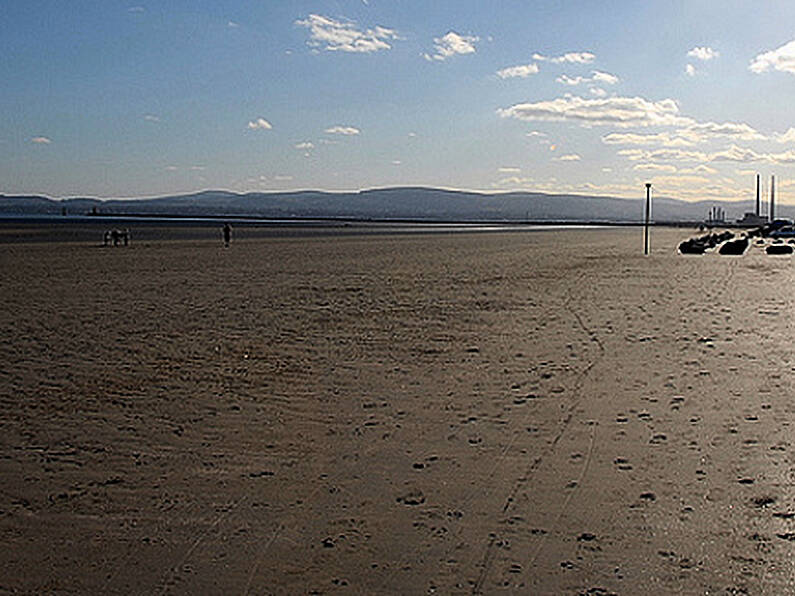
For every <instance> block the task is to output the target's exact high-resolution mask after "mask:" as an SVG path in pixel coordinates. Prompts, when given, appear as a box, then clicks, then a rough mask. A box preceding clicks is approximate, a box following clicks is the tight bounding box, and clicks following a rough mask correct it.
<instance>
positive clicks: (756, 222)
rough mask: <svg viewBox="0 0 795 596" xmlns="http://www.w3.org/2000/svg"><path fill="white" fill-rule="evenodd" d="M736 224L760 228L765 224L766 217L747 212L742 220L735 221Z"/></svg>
mask: <svg viewBox="0 0 795 596" xmlns="http://www.w3.org/2000/svg"><path fill="white" fill-rule="evenodd" d="M737 223H738V224H740V225H741V226H762V225H764V224H766V223H767V217H763V216H761V215H758V214H756V213H752V212H751V211H748V212H746V213H745V214H744V215H743V218H742V219H738V220H737Z"/></svg>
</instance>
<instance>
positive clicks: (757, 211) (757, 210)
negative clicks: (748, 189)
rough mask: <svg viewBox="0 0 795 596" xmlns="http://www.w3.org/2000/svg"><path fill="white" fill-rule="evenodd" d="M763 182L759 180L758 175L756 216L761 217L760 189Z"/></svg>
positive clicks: (757, 176)
mask: <svg viewBox="0 0 795 596" xmlns="http://www.w3.org/2000/svg"><path fill="white" fill-rule="evenodd" d="M760 184H761V181H760V180H759V174H757V175H756V216H757V217H759V215H760V212H759V207H760V205H759V188H760Z"/></svg>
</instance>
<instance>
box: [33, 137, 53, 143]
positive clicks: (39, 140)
mask: <svg viewBox="0 0 795 596" xmlns="http://www.w3.org/2000/svg"><path fill="white" fill-rule="evenodd" d="M30 142H31V143H36V144H37V145H49V144H50V143H52V139H48V138H47V137H33V138H32V139H31V140H30Z"/></svg>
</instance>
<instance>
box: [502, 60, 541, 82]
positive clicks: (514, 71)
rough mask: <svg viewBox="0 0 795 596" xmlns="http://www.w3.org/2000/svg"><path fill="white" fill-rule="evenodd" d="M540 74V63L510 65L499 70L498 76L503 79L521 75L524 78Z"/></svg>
mask: <svg viewBox="0 0 795 596" xmlns="http://www.w3.org/2000/svg"><path fill="white" fill-rule="evenodd" d="M534 74H538V64H535V63H533V64H521V65H519V66H509V67H508V68H503V69H501V70H498V71H497V76H498V77H500V78H501V79H510V78H514V77H521V78H523V79H525V78H527V77H529V76H530V75H534Z"/></svg>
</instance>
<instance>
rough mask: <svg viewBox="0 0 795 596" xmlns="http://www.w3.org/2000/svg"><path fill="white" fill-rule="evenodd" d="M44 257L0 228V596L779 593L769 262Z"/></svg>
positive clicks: (546, 238) (778, 307)
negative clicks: (8, 595) (3, 595)
mask: <svg viewBox="0 0 795 596" xmlns="http://www.w3.org/2000/svg"><path fill="white" fill-rule="evenodd" d="M59 230H60V231H59V232H58V233H57V234H56V233H55V232H53V231H52V230H51V229H47V228H42V229H40V230H38V231H37V232H36V231H35V230H32V228H25V229H24V230H22V232H20V228H19V226H18V227H17V228H14V227H13V226H7V227H6V228H4V229H0V263H1V264H2V272H3V274H2V279H0V290H1V293H0V295H2V299H3V309H2V311H0V329H2V330H3V331H2V335H1V336H0V399H1V400H2V401H1V402H0V405H1V406H2V409H1V410H0V475H1V477H2V488H1V490H0V546H2V548H0V568H1V569H2V570H3V571H2V574H0V591H7V592H13V593H17V592H19V593H45V592H49V593H73V592H81V593H116V594H127V593H147V594H149V593H175V594H197V593H236V594H307V593H311V594H330V593H372V594H375V593H403V594H419V593H440V594H451V593H453V594H472V593H485V594H494V593H525V594H609V593H619V594H632V593H669V594H670V593H710V594H713V593H716V594H717V593H720V594H723V593H750V594H781V593H785V592H790V591H792V590H793V589H795V588H793V587H794V586H795V557H793V555H794V554H795V491H794V490H793V480H795V463H794V460H793V452H792V444H791V435H792V422H793V419H794V416H793V413H794V409H795V406H793V399H792V398H793V396H794V395H795V392H793V381H792V379H793V367H794V366H795V364H793V347H792V345H793V344H792V339H793V314H795V311H794V309H793V294H792V288H793V281H795V280H794V279H793V260H792V258H787V257H783V258H782V257H779V258H774V257H769V256H766V255H764V254H763V253H762V252H761V251H758V250H754V251H752V252H751V253H749V254H747V255H746V256H744V257H740V258H731V257H720V256H718V255H706V256H703V257H683V256H679V255H677V254H676V253H675V247H676V245H677V243H678V242H679V241H680V240H682V239H684V238H687V237H689V236H691V235H692V234H693V232H692V230H665V229H655V230H654V231H653V236H652V247H653V252H652V255H651V256H649V257H647V258H644V257H643V255H642V254H641V248H642V237H641V232H640V230H639V229H619V230H588V231H585V230H578V231H567V232H562V231H544V232H513V233H479V234H427V235H422V234H420V235H370V236H355V235H354V236H346V235H339V234H337V235H333V236H328V237H324V236H322V235H311V236H307V237H303V238H302V237H279V235H278V234H276V235H275V236H272V237H271V236H268V234H265V233H262V232H261V231H260V232H259V233H254V232H251V233H249V232H250V231H249V230H247V229H246V228H236V229H235V237H234V240H233V243H232V246H231V248H230V249H228V250H225V249H223V247H222V244H221V241H220V234H219V231H218V230H217V229H212V230H204V231H197V230H192V231H190V233H187V232H185V231H184V230H181V231H180V230H169V229H166V228H160V229H159V230H158V231H157V232H156V233H155V232H152V230H144V229H142V230H134V231H133V239H134V241H133V244H132V245H131V246H130V247H127V248H121V247H119V248H102V247H100V246H98V242H97V241H98V240H99V239H100V236H95V237H94V238H93V239H90V240H89V239H88V236H86V235H85V234H83V235H81V234H80V233H77V232H76V233H74V234H72V235H69V234H68V233H66V234H65V232H64V230H66V228H59ZM33 232H35V233H33ZM34 236H35V237H34ZM32 240H35V241H32ZM47 240H49V241H47ZM56 240H57V241H56Z"/></svg>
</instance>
